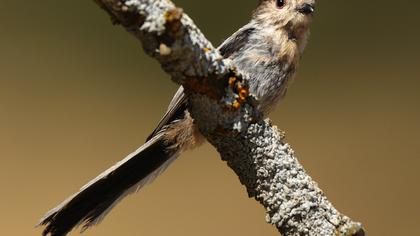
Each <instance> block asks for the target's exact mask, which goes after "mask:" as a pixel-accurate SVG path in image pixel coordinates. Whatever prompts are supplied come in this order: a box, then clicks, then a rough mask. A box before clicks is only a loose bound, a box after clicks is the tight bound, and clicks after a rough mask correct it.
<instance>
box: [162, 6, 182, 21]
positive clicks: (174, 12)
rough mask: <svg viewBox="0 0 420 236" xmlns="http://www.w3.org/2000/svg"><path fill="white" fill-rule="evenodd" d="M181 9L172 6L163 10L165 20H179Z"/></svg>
mask: <svg viewBox="0 0 420 236" xmlns="http://www.w3.org/2000/svg"><path fill="white" fill-rule="evenodd" d="M182 13H183V10H182V9H181V8H173V9H171V10H169V11H167V12H165V19H166V22H174V21H179V20H180V19H181V17H182Z"/></svg>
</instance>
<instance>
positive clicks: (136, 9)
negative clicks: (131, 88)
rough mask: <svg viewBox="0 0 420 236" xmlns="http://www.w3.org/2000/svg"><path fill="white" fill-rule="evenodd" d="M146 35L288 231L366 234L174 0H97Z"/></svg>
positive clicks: (272, 218) (149, 47)
mask: <svg viewBox="0 0 420 236" xmlns="http://www.w3.org/2000/svg"><path fill="white" fill-rule="evenodd" d="M95 2H96V3H98V5H99V6H101V7H102V8H103V9H104V10H105V11H106V12H108V13H109V15H110V16H111V18H112V20H113V22H114V23H116V24H121V25H122V26H124V27H125V28H126V29H127V31H128V32H130V33H132V34H133V35H134V36H135V37H136V38H138V39H139V40H140V41H141V42H142V45H143V48H144V50H145V51H146V53H147V54H149V55H150V56H152V57H153V58H155V59H156V60H158V61H159V63H160V64H161V65H162V68H163V69H164V70H165V71H166V72H167V73H168V74H169V75H170V76H171V78H172V80H173V81H174V82H176V83H178V84H182V85H183V86H184V87H185V88H186V91H187V92H188V94H189V102H190V107H189V111H190V113H191V114H192V116H193V118H194V120H195V122H196V123H197V124H198V126H199V129H200V131H201V133H202V134H203V135H204V136H205V137H206V138H207V140H208V141H209V142H210V143H211V144H212V145H213V146H215V147H216V148H217V150H218V151H219V153H220V155H221V157H222V159H223V160H224V161H226V162H227V164H228V165H229V166H230V167H231V168H232V169H233V170H234V171H235V173H236V174H237V175H238V177H239V179H240V181H241V183H242V184H243V185H245V186H246V189H247V191H248V194H249V196H250V197H254V198H255V199H256V200H257V201H258V202H260V203H261V204H262V205H263V206H264V207H265V209H266V210H267V217H266V220H267V222H269V223H271V224H273V225H275V226H276V227H277V229H278V231H279V232H280V233H281V234H283V235H284V236H289V235H290V236H292V235H296V236H297V235H299V236H301V235H311V236H330V235H331V236H332V235H340V236H341V235H342V236H350V235H354V236H362V235H364V230H363V228H362V225H361V224H360V223H358V222H355V221H353V220H351V219H350V218H349V217H347V216H345V215H343V214H341V213H340V212H338V211H337V210H336V209H335V208H334V207H333V205H332V204H331V203H330V202H329V201H328V199H327V198H326V196H325V195H324V193H323V192H322V190H321V189H320V188H319V187H318V185H317V184H316V182H314V181H313V180H312V178H311V177H310V176H309V175H308V174H307V173H306V172H305V170H304V168H303V167H302V166H301V165H300V164H299V162H298V160H297V159H296V157H295V155H294V151H293V150H292V148H291V147H290V146H289V145H288V144H287V143H285V141H284V135H283V134H282V132H281V131H279V130H278V129H277V127H275V126H273V125H271V123H270V121H269V120H264V119H263V118H262V115H261V114H260V113H259V111H258V110H257V109H255V107H256V104H257V102H258V101H257V99H256V98H254V97H253V96H252V94H249V93H248V89H247V83H246V78H242V76H241V74H240V71H236V70H235V67H234V65H233V64H232V62H231V61H229V60H225V59H223V58H222V57H221V56H220V54H219V53H218V51H217V50H216V49H215V48H214V47H213V46H212V44H211V43H210V42H209V41H208V40H207V39H206V38H205V37H204V35H203V34H202V33H201V32H200V30H199V29H198V28H197V27H196V26H195V24H194V23H193V21H192V20H191V19H190V18H189V17H188V16H187V15H186V14H184V13H183V11H182V9H180V8H177V7H176V6H175V5H174V4H173V3H172V2H171V1H169V0H125V1H124V0H95Z"/></svg>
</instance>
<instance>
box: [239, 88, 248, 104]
mask: <svg viewBox="0 0 420 236" xmlns="http://www.w3.org/2000/svg"><path fill="white" fill-rule="evenodd" d="M248 96H249V90H248V89H247V88H244V87H241V88H240V89H239V100H240V101H241V102H244V101H245V100H246V98H247V97H248Z"/></svg>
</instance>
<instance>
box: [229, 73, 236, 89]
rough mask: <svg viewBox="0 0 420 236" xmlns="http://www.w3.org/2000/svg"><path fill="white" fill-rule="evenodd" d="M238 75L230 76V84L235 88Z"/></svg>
mask: <svg viewBox="0 0 420 236" xmlns="http://www.w3.org/2000/svg"><path fill="white" fill-rule="evenodd" d="M235 82H236V77H234V76H232V77H230V78H229V86H230V87H231V88H233V87H234V86H235Z"/></svg>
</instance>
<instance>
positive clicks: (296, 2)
mask: <svg viewBox="0 0 420 236" xmlns="http://www.w3.org/2000/svg"><path fill="white" fill-rule="evenodd" d="M314 11H315V0H260V3H259V5H258V7H257V9H256V10H255V12H254V14H253V20H254V21H256V22H258V23H259V24H261V26H262V27H266V28H267V29H271V30H276V31H277V30H283V31H286V32H287V33H289V34H290V35H289V36H290V39H292V40H300V39H302V38H306V36H307V34H308V32H309V24H310V23H311V21H312V18H313V14H314ZM273 33H274V32H273Z"/></svg>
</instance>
